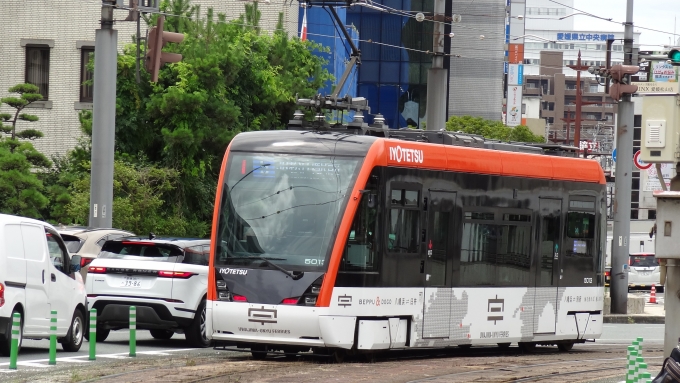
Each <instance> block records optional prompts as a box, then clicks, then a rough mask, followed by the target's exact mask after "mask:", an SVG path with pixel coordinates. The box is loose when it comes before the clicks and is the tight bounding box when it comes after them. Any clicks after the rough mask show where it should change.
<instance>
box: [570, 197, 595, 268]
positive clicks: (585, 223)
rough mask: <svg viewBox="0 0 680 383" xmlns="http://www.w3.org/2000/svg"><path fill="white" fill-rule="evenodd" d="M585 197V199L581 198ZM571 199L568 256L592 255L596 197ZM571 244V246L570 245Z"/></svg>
mask: <svg viewBox="0 0 680 383" xmlns="http://www.w3.org/2000/svg"><path fill="white" fill-rule="evenodd" d="M581 198H583V199H581ZM581 198H579V199H571V200H569V212H568V213H567V238H568V241H569V242H567V248H566V255H567V256H577V257H592V256H593V255H594V251H595V249H594V248H593V245H594V243H595V231H596V230H597V227H596V226H595V199H594V198H592V199H588V197H581ZM569 245H571V246H569Z"/></svg>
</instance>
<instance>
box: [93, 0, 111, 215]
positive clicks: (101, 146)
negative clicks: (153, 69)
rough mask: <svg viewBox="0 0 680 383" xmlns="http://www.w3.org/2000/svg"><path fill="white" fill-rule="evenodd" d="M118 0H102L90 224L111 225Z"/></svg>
mask: <svg viewBox="0 0 680 383" xmlns="http://www.w3.org/2000/svg"><path fill="white" fill-rule="evenodd" d="M115 4H116V1H115V0H102V19H101V28H100V29H97V31H96V32H95V48H94V49H95V55H94V85H93V86H94V99H93V114H92V164H91V170H90V216H89V222H88V225H89V226H90V227H107V228H108V227H111V226H112V225H111V213H112V210H113V206H112V205H113V151H114V140H115V133H116V75H117V72H118V69H117V66H118V58H117V46H118V31H116V30H115V29H113V7H114V5H115Z"/></svg>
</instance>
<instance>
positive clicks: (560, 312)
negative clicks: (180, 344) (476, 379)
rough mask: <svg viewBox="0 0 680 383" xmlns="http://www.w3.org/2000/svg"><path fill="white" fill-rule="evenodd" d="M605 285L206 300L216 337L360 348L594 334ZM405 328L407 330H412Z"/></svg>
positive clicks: (370, 291) (599, 327)
mask: <svg viewBox="0 0 680 383" xmlns="http://www.w3.org/2000/svg"><path fill="white" fill-rule="evenodd" d="M603 297H604V290H603V288H602V287H560V288H551V287H541V288H525V287H524V288H522V287H520V288H453V289H452V288H437V287H432V288H429V287H428V288H370V289H369V288H338V287H336V288H334V289H333V296H332V298H331V305H330V307H305V306H294V305H291V306H289V305H265V304H255V303H239V302H218V301H213V302H209V305H208V317H209V320H208V323H207V325H208V334H209V335H211V337H212V339H215V340H223V341H230V342H243V343H265V344H272V345H273V344H278V345H291V346H293V345H298V346H310V347H339V348H347V349H349V348H352V346H353V345H354V340H355V332H356V331H357V326H358V332H359V334H358V342H359V344H358V345H357V347H358V348H359V349H387V348H405V347H445V346H451V345H461V344H473V345H484V344H489V345H492V344H493V345H495V344H498V343H511V342H549V341H554V340H567V341H568V340H574V341H579V340H584V339H596V338H599V337H600V335H601V334H602V313H603V301H604V299H603ZM407 332H408V333H407Z"/></svg>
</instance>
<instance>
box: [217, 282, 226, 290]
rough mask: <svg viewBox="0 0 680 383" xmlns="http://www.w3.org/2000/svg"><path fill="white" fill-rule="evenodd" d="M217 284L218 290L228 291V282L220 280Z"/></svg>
mask: <svg viewBox="0 0 680 383" xmlns="http://www.w3.org/2000/svg"><path fill="white" fill-rule="evenodd" d="M215 284H216V285H217V290H227V282H225V281H223V280H219V281H217V282H216V283H215Z"/></svg>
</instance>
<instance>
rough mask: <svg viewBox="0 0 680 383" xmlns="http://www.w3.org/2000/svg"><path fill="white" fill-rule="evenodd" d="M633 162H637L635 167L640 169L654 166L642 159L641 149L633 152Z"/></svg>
mask: <svg viewBox="0 0 680 383" xmlns="http://www.w3.org/2000/svg"><path fill="white" fill-rule="evenodd" d="M633 163H634V164H635V167H636V168H638V169H640V170H647V169H649V168H651V167H652V164H648V163H645V162H643V161H642V160H641V159H640V151H639V150H638V151H637V152H635V154H633Z"/></svg>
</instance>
